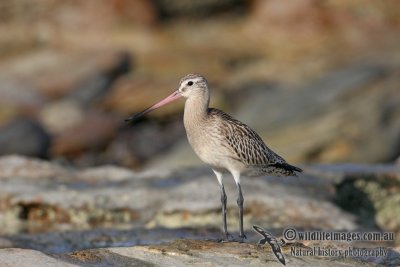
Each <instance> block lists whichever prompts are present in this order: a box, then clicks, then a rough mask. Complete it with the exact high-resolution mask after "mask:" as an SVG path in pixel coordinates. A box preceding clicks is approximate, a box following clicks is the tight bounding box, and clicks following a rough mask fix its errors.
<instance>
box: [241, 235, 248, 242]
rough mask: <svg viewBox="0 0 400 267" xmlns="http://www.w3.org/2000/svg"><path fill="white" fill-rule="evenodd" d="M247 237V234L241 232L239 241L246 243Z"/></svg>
mask: <svg viewBox="0 0 400 267" xmlns="http://www.w3.org/2000/svg"><path fill="white" fill-rule="evenodd" d="M245 239H247V236H246V235H245V234H240V235H239V243H244V240H245Z"/></svg>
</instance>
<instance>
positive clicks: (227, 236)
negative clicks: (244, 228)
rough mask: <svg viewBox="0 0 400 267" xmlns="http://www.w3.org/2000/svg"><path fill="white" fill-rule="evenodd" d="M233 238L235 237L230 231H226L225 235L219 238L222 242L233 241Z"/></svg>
mask: <svg viewBox="0 0 400 267" xmlns="http://www.w3.org/2000/svg"><path fill="white" fill-rule="evenodd" d="M233 239H234V238H233V235H231V234H230V233H228V232H226V233H224V237H222V238H221V239H219V242H220V243H225V242H231V241H234V240H233Z"/></svg>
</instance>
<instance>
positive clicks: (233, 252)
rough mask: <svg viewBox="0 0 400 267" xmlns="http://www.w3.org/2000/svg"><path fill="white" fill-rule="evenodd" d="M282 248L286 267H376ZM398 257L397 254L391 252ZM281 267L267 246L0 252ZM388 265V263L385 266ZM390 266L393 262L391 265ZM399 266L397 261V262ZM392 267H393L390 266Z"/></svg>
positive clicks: (71, 262) (9, 258) (70, 259)
mask: <svg viewBox="0 0 400 267" xmlns="http://www.w3.org/2000/svg"><path fill="white" fill-rule="evenodd" d="M291 249H292V248H290V247H287V248H284V249H283V253H284V254H287V255H286V256H285V258H286V265H287V266H327V267H331V266H332V267H333V266H349V267H350V266H361V265H362V266H377V265H376V264H371V263H366V262H364V261H361V260H359V259H352V258H331V257H294V256H290V254H291ZM390 253H391V254H396V253H397V254H398V251H397V252H396V251H391V252H390ZM32 262H35V265H36V266H43V267H46V266H59V267H64V266H65V267H70V266H149V267H150V266H176V267H179V266H283V265H282V264H281V263H279V261H277V259H276V258H275V256H274V254H273V253H272V252H271V248H270V247H269V246H265V245H263V246H261V245H254V244H248V243H237V242H229V243H218V242H213V241H199V240H184V239H179V240H176V241H174V242H170V243H166V244H162V245H155V246H133V247H114V248H103V249H89V250H82V251H76V252H72V253H65V254H45V253H43V252H39V251H35V250H29V249H19V248H9V249H2V250H0V264H2V266H4V265H5V266H20V267H24V266H32ZM386 263H387V262H386ZM392 263H393V264H394V263H395V262H392ZM397 263H398V261H397ZM393 266H394V265H393Z"/></svg>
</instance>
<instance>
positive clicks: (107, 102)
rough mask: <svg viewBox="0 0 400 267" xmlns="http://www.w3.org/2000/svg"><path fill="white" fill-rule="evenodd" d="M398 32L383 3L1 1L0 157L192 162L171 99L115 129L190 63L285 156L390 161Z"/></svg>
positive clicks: (85, 162) (391, 10)
mask: <svg viewBox="0 0 400 267" xmlns="http://www.w3.org/2000/svg"><path fill="white" fill-rule="evenodd" d="M399 32H400V10H399V7H398V3H397V1H396V0H392V1H391V0H384V1H366V0H356V1H340V0H339V1H336V0H335V1H330V0H328V1H317V0H295V1H261V0H224V1H215V0H207V1H204V0H195V1H185V0H175V1H169V0H138V1H129V0H102V1H97V0H88V1H77V0H69V1H55V0H42V1H31V0H15V1H1V2H0V59H1V60H0V102H1V105H0V127H1V128H0V144H1V146H0V154H9V153H13V152H14V153H19V154H24V155H29V156H37V157H45V158H49V159H56V160H61V161H62V162H66V163H70V164H73V165H77V166H92V165H100V164H104V163H115V164H118V165H123V166H127V167H131V168H135V169H141V168H143V166H146V165H147V166H149V167H151V166H154V165H157V166H160V165H161V166H168V165H176V166H178V165H193V164H201V162H200V161H199V160H198V159H197V158H196V156H195V155H194V153H192V152H191V151H190V148H189V146H188V144H187V142H186V140H185V134H184V129H183V126H182V123H181V118H182V106H183V101H181V103H176V104H175V105H171V106H169V107H166V108H165V109H163V110H160V111H158V112H155V113H154V114H151V115H149V116H148V117H147V118H145V119H143V120H142V121H140V122H138V123H137V124H136V125H135V126H133V127H131V128H129V127H126V126H125V125H124V124H123V119H124V118H125V117H126V116H128V115H130V114H131V113H134V112H137V111H140V110H142V109H143V108H145V107H147V106H148V105H150V104H152V103H153V102H155V101H156V100H159V99H160V98H162V97H164V96H165V95H167V94H168V93H169V92H170V91H172V90H173V89H174V88H175V87H176V86H177V82H178V80H179V78H180V77H181V76H183V75H185V74H186V73H189V72H197V73H202V74H204V75H205V76H206V77H207V78H208V79H209V82H210V83H211V85H212V88H213V92H212V93H213V105H214V106H216V107H219V108H222V109H224V110H227V111H228V112H230V113H233V114H234V115H235V116H236V117H238V118H239V119H242V120H244V121H245V122H246V123H247V124H249V125H250V126H252V127H253V128H255V129H256V130H257V131H258V132H259V133H260V134H261V135H262V137H263V138H264V139H265V140H266V141H267V143H268V144H269V145H270V146H271V147H272V148H273V149H275V150H276V151H278V152H279V153H280V154H282V155H283V156H284V157H286V158H287V159H288V160H289V161H292V162H294V163H300V162H301V163H308V162H349V161H350V162H367V163H373V162H391V161H394V160H395V159H396V158H397V157H398V156H399V153H400V93H399V83H400V75H399V74H400V64H399V62H400V35H399ZM33 125H35V126H33ZM21 129H23V130H21ZM21 132H23V133H21ZM24 136H26V137H29V138H25V137H24ZM4 144H7V145H4ZM20 147H25V149H21V148H20ZM172 162H173V164H172Z"/></svg>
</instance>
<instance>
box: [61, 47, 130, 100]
mask: <svg viewBox="0 0 400 267" xmlns="http://www.w3.org/2000/svg"><path fill="white" fill-rule="evenodd" d="M109 64H110V66H107V69H103V70H101V72H99V73H96V74H93V75H92V76H91V77H88V78H87V79H86V81H84V82H82V84H80V85H79V86H77V88H75V89H73V90H72V92H71V93H70V94H69V95H68V98H71V99H73V100H75V101H78V102H79V103H81V104H82V105H87V104H90V103H92V102H96V101H98V100H99V99H100V98H101V97H102V96H104V95H105V94H106V93H107V92H108V91H109V90H110V89H111V85H112V84H113V82H114V81H115V80H116V79H117V78H119V76H121V75H123V74H125V73H127V72H129V71H130V69H131V67H132V62H131V57H130V55H129V54H128V53H120V54H118V55H117V56H116V57H115V59H114V62H112V64H111V63H109Z"/></svg>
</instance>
